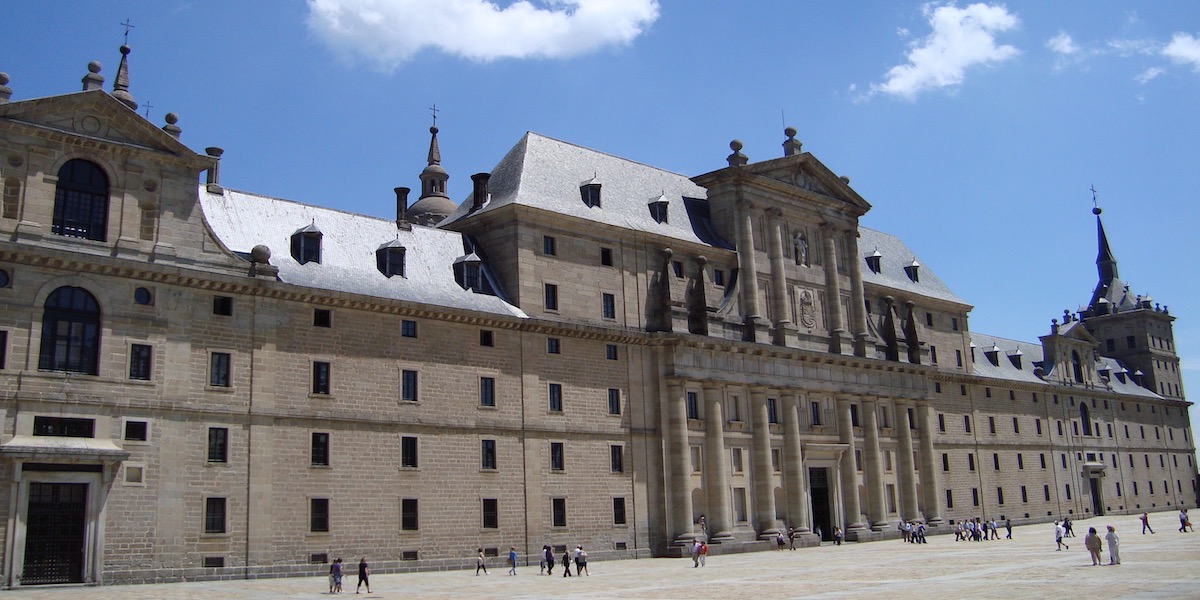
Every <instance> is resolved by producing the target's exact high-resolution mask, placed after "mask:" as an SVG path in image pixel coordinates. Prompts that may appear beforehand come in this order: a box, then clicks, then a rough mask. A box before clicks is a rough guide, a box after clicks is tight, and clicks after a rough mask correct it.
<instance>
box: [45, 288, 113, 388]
mask: <svg viewBox="0 0 1200 600" xmlns="http://www.w3.org/2000/svg"><path fill="white" fill-rule="evenodd" d="M99 350H100V304H99V303H98V302H96V297H95V296H92V294H91V293H90V292H88V291H87V290H85V289H83V288H78V287H60V288H58V289H57V290H54V292H53V293H51V294H50V297H49V298H46V310H45V312H43V313H42V353H41V356H40V358H39V360H38V368H39V369H41V370H43V371H71V372H74V373H88V374H91V375H98V374H99V373H100V370H99V363H98V361H97V358H98V357H99Z"/></svg>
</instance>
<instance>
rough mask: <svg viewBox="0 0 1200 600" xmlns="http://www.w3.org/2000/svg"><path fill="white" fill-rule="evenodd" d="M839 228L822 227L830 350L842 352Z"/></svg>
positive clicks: (842, 326) (842, 327)
mask: <svg viewBox="0 0 1200 600" xmlns="http://www.w3.org/2000/svg"><path fill="white" fill-rule="evenodd" d="M836 235H837V230H836V229H834V228H833V226H831V225H829V224H826V225H823V226H822V227H821V238H822V243H823V246H824V248H825V251H824V254H825V315H826V317H827V318H828V319H829V351H830V352H832V353H834V354H841V353H842V337H843V336H844V335H845V333H846V327H845V325H843V324H842V288H841V284H840V283H839V282H838V272H837V246H836V245H835V243H834V237H835V236H836Z"/></svg>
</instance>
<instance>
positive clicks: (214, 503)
mask: <svg viewBox="0 0 1200 600" xmlns="http://www.w3.org/2000/svg"><path fill="white" fill-rule="evenodd" d="M204 533H225V499H224V498H205V499H204Z"/></svg>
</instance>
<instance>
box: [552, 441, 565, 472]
mask: <svg viewBox="0 0 1200 600" xmlns="http://www.w3.org/2000/svg"><path fill="white" fill-rule="evenodd" d="M563 452H564V451H563V443H562V442H550V470H551V471H564V470H566V467H567V463H566V457H565V456H564V454H563Z"/></svg>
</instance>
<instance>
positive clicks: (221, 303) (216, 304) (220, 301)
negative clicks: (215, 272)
mask: <svg viewBox="0 0 1200 600" xmlns="http://www.w3.org/2000/svg"><path fill="white" fill-rule="evenodd" d="M213 314H214V315H221V316H223V317H228V316H231V315H233V298H232V297H230V296H216V297H214V298H213Z"/></svg>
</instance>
